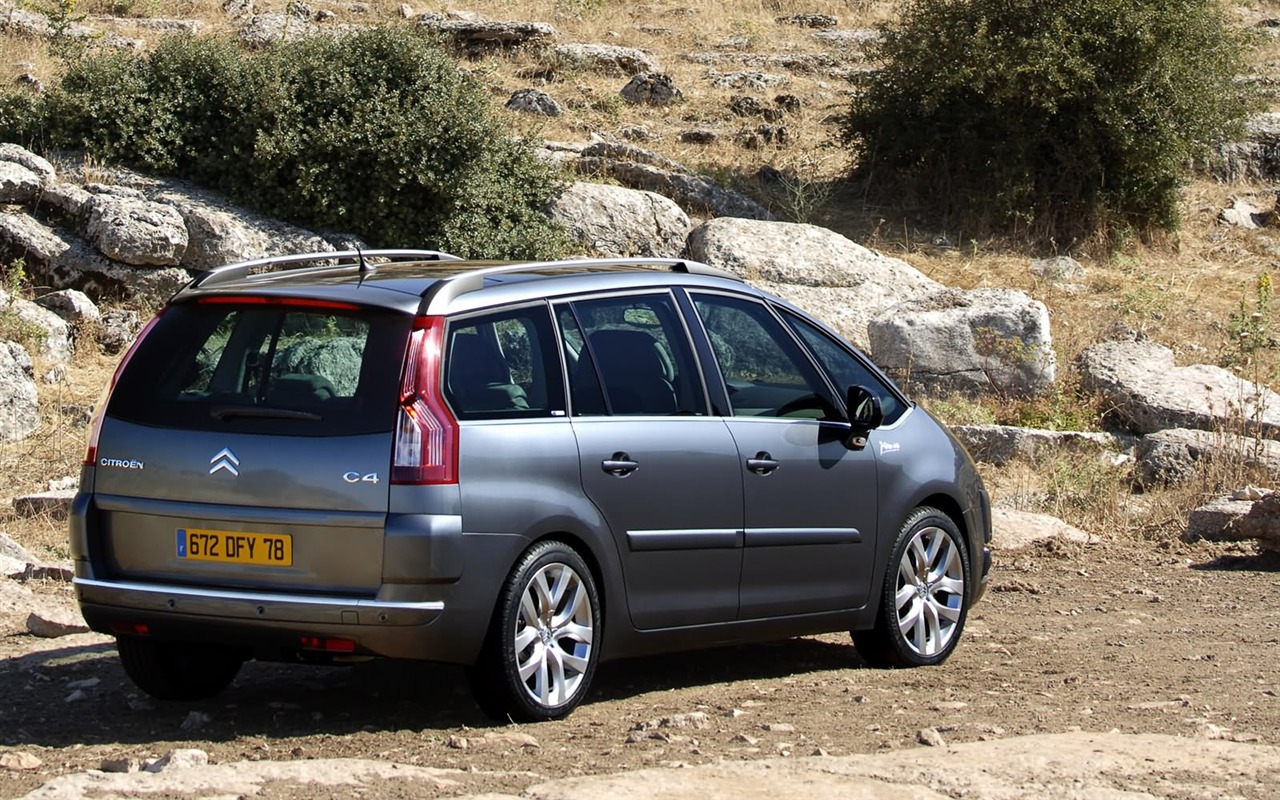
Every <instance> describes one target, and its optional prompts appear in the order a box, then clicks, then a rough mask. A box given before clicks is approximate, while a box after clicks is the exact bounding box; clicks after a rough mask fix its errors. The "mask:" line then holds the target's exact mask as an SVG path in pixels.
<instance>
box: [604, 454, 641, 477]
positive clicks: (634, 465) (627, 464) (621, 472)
mask: <svg viewBox="0 0 1280 800" xmlns="http://www.w3.org/2000/svg"><path fill="white" fill-rule="evenodd" d="M600 468H601V469H603V470H604V471H605V472H607V473H609V474H610V475H616V476H618V477H619V478H625V477H627V476H628V475H630V474H631V473H633V472H635V471H636V470H638V469H640V463H639V462H638V461H633V460H632V459H631V456H630V455H628V454H626V453H623V452H617V453H614V454H613V457H612V458H606V459H605V460H604V461H601V462H600Z"/></svg>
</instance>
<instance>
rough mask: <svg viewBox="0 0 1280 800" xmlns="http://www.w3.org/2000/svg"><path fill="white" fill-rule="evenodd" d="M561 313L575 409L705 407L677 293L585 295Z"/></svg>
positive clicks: (690, 411)
mask: <svg viewBox="0 0 1280 800" xmlns="http://www.w3.org/2000/svg"><path fill="white" fill-rule="evenodd" d="M557 316H558V319H559V322H560V329H561V335H562V338H563V340H564V345H565V351H566V352H565V358H566V361H567V362H568V364H569V374H570V381H569V385H570V394H571V397H572V398H573V408H574V412H573V413H574V414H575V416H584V415H596V414H605V413H609V414H636V415H648V416H678V415H705V414H706V413H707V402H706V393H705V391H704V390H703V386H702V380H701V378H700V377H699V376H698V369H697V362H696V361H695V360H694V356H693V348H692V346H691V345H690V343H689V338H688V334H687V333H686V331H685V328H684V324H683V322H682V321H681V318H680V314H679V312H678V311H677V310H676V306H675V302H674V300H673V299H672V297H671V295H669V294H653V295H641V296H629V297H608V298H602V299H598V300H579V301H576V302H574V303H571V304H570V305H569V306H568V307H564V306H562V307H561V308H560V309H559V311H558V314H557ZM606 401H607V404H606Z"/></svg>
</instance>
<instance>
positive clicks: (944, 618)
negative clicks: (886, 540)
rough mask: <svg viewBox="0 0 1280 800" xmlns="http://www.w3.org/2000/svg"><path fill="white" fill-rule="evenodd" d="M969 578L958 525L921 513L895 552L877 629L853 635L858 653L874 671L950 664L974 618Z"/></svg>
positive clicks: (926, 510)
mask: <svg viewBox="0 0 1280 800" xmlns="http://www.w3.org/2000/svg"><path fill="white" fill-rule="evenodd" d="M969 574H970V573H969V552H968V550H967V548H966V547H965V543H964V537H963V536H961V535H960V531H959V529H958V528H956V525H955V523H954V522H953V521H952V520H951V518H950V517H948V516H947V515H946V514H944V513H942V512H941V511H939V510H937V509H936V508H929V507H927V506H922V507H920V508H917V509H916V510H915V511H913V512H912V513H911V515H910V516H909V517H907V520H906V522H904V523H903V524H902V530H901V531H900V532H899V533H898V538H897V539H896V540H895V542H894V545H893V550H892V551H891V553H890V556H889V563H888V566H887V568H886V571H885V579H884V588H883V590H882V591H881V595H880V607H879V610H878V611H877V613H876V621H875V626H874V627H873V628H871V629H870V630H866V631H853V633H852V636H853V643H854V645H855V646H856V647H857V648H858V654H859V655H860V656H862V658H863V660H865V661H866V662H867V663H868V664H870V665H871V666H873V667H926V666H933V665H935V664H941V663H942V662H943V661H946V660H947V657H948V656H950V655H951V652H952V651H953V650H955V648H956V645H957V644H958V643H959V641H960V633H961V631H963V630H964V621H965V618H966V617H967V616H968V613H969V591H968V588H969V587H968V578H969Z"/></svg>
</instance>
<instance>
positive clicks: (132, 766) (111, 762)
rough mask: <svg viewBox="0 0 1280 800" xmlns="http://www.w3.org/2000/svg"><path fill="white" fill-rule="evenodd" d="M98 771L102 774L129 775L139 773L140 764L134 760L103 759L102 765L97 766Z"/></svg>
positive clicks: (139, 761)
mask: <svg viewBox="0 0 1280 800" xmlns="http://www.w3.org/2000/svg"><path fill="white" fill-rule="evenodd" d="M99 769H100V771H102V772H113V773H119V774H129V773H133V772H140V771H141V769H142V762H141V760H138V759H136V758H104V759H102V763H101V764H99Z"/></svg>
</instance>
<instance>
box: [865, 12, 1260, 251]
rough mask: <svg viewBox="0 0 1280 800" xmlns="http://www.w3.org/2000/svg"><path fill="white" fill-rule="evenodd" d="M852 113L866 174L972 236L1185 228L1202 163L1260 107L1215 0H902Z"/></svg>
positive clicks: (1241, 50)
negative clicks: (1185, 194)
mask: <svg viewBox="0 0 1280 800" xmlns="http://www.w3.org/2000/svg"><path fill="white" fill-rule="evenodd" d="M902 10H903V13H902V19H901V23H900V25H899V26H898V27H896V28H889V29H886V30H885V31H884V37H883V39H882V40H881V42H880V44H879V45H878V48H877V53H876V56H877V57H878V58H879V59H880V67H879V68H878V69H876V70H875V71H873V72H871V73H869V74H868V75H867V77H866V78H865V80H864V82H863V83H862V85H861V87H860V88H861V90H860V92H859V94H858V96H857V98H856V99H855V100H854V103H853V105H852V108H851V110H850V112H849V114H848V115H847V117H846V119H845V122H844V127H843V137H844V141H845V143H846V144H848V145H849V146H850V147H851V149H852V152H853V155H854V157H855V159H856V160H855V166H854V171H853V172H854V176H855V177H857V178H858V179H860V180H864V181H867V182H868V187H869V191H870V193H872V194H873V195H875V196H876V197H889V196H894V197H899V198H900V197H901V196H902V193H904V192H905V193H907V195H908V196H913V198H914V199H915V200H916V201H920V200H925V199H927V202H928V205H929V206H930V207H931V208H933V209H936V210H938V211H940V212H941V213H942V214H945V215H949V216H950V218H951V221H952V222H953V223H955V224H957V225H959V226H962V227H965V228H967V229H970V231H971V232H973V233H990V232H1000V231H1004V232H1009V231H1010V230H1016V231H1020V232H1022V233H1024V234H1026V233H1030V234H1031V235H1033V236H1040V237H1044V238H1046V239H1047V238H1051V237H1054V238H1056V239H1057V240H1058V241H1059V242H1063V241H1069V240H1070V239H1072V238H1076V237H1082V236H1090V235H1093V234H1101V235H1103V236H1104V237H1106V238H1107V239H1109V240H1112V241H1114V239H1115V237H1117V236H1118V235H1121V234H1123V233H1124V232H1126V231H1135V232H1137V233H1140V234H1148V233H1153V232H1157V231H1172V230H1176V228H1177V226H1178V211H1177V190H1178V188H1179V186H1180V185H1181V184H1182V183H1183V181H1184V180H1185V177H1186V175H1187V171H1188V169H1189V166H1190V164H1191V162H1192V159H1194V158H1195V157H1197V156H1199V155H1201V154H1203V153H1204V152H1205V151H1206V150H1207V148H1208V147H1210V146H1211V145H1212V144H1214V143H1215V142H1218V141H1221V140H1222V139H1223V138H1224V137H1226V136H1228V135H1231V134H1234V133H1235V132H1236V131H1237V127H1238V125H1239V124H1240V123H1241V122H1242V121H1243V119H1244V117H1245V116H1246V115H1247V114H1248V112H1249V111H1250V109H1251V107H1252V101H1251V99H1250V93H1249V90H1248V89H1247V87H1246V85H1245V84H1243V83H1242V82H1240V81H1239V80H1238V76H1240V75H1242V74H1243V73H1244V72H1245V68H1246V61H1245V58H1246V54H1247V47H1246V42H1245V40H1244V39H1243V35H1242V34H1240V33H1238V32H1237V31H1235V30H1234V29H1232V28H1231V27H1230V26H1229V24H1228V22H1227V21H1226V19H1225V17H1224V16H1223V13H1222V11H1221V10H1220V6H1219V4H1218V3H1217V2H1216V0H1172V1H1170V0H904V3H903V6H902Z"/></svg>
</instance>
